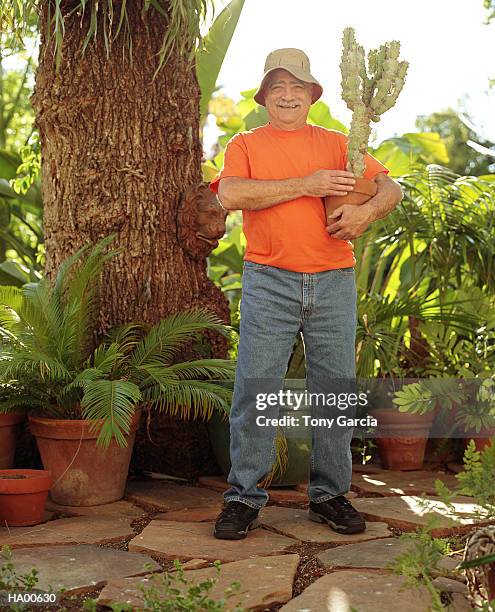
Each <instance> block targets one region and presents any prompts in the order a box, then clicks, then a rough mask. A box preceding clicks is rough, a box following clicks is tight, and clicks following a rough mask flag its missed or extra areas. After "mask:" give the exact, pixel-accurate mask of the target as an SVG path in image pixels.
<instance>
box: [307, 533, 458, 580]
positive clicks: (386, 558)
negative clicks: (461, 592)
mask: <svg viewBox="0 0 495 612" xmlns="http://www.w3.org/2000/svg"><path fill="white" fill-rule="evenodd" d="M411 548H414V544H413V543H412V542H410V541H407V540H402V539H399V538H386V539H381V540H372V541H369V542H359V543H357V544H348V545H346V546H338V547H337V548H330V549H328V550H324V551H322V552H321V553H319V554H318V555H317V558H318V560H319V561H320V562H321V563H322V564H323V565H324V566H325V567H326V568H329V569H332V568H335V569H339V568H346V569H377V570H387V571H388V570H389V565H390V564H391V563H392V562H393V561H394V559H395V558H396V557H397V556H398V555H400V554H402V553H404V552H406V551H407V550H409V549H411ZM456 565H457V561H455V560H454V559H452V558H450V557H445V558H444V559H442V560H441V561H440V563H439V566H440V567H442V568H444V569H453V567H455V566H456ZM454 582H455V581H454ZM461 586H462V585H461Z"/></svg>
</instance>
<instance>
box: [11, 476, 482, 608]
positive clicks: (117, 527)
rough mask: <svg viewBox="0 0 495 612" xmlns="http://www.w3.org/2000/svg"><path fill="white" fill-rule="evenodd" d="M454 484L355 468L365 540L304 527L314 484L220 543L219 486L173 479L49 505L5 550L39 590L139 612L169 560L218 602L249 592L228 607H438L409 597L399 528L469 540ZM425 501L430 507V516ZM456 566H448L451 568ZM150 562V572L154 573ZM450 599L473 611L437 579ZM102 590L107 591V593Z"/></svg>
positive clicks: (467, 509)
mask: <svg viewBox="0 0 495 612" xmlns="http://www.w3.org/2000/svg"><path fill="white" fill-rule="evenodd" d="M436 478H440V479H441V480H443V481H444V482H445V483H446V484H447V485H448V486H450V487H452V486H453V485H454V484H455V479H454V478H453V475H452V473H446V472H439V471H436V472H431V471H426V470H425V471H417V472H393V471H390V470H381V469H379V468H377V467H364V468H363V467H362V466H355V471H354V476H353V484H352V488H353V491H351V493H350V494H349V497H352V498H353V499H352V503H353V504H354V505H355V506H356V507H357V508H358V509H359V510H360V512H362V513H363V514H364V516H365V518H366V521H367V529H366V531H365V532H364V533H363V534H359V535H354V536H343V535H339V534H337V533H335V532H334V531H332V530H331V529H330V528H328V527H327V526H326V525H322V524H319V523H313V522H311V521H309V520H308V518H307V510H306V508H305V506H306V503H307V500H306V493H305V487H298V488H297V489H295V490H290V489H284V490H281V489H276V490H273V494H272V495H271V500H270V505H269V506H267V507H266V508H264V509H263V510H262V512H261V513H260V522H261V528H259V529H256V530H254V531H252V532H251V533H250V534H249V536H248V537H247V538H246V539H245V540H242V541H235V542H232V541H225V540H216V539H215V538H214V537H213V536H212V529H213V521H214V519H215V517H216V515H217V514H218V512H219V511H220V508H221V506H222V495H221V491H223V490H224V488H225V483H224V482H223V480H222V479H220V478H202V479H200V482H199V484H198V486H190V485H182V484H177V482H173V481H170V480H167V479H164V478H154V479H150V480H147V481H140V482H132V481H131V482H129V483H128V488H127V492H126V499H125V500H123V501H121V502H117V503H114V504H108V505H106V506H98V507H93V508H74V507H67V506H58V505H56V504H54V503H52V502H49V504H48V507H47V513H46V521H45V522H44V523H42V524H40V525H37V526H35V527H24V528H10V529H8V528H6V527H0V546H2V545H4V544H7V545H9V546H10V547H11V548H12V549H13V560H14V564H15V566H16V569H17V571H18V573H21V574H22V573H24V572H25V571H28V570H29V569H30V568H31V567H33V566H36V568H37V569H38V571H39V576H38V577H39V585H38V586H39V588H40V589H42V590H48V589H49V588H53V589H56V590H58V589H61V588H63V589H65V591H64V597H70V596H72V595H77V594H79V595H80V594H84V593H89V592H92V593H94V592H95V589H100V592H99V597H98V603H99V604H101V605H102V606H103V605H110V604H111V603H112V602H128V603H130V604H131V605H133V606H134V607H135V609H136V610H138V609H140V604H142V601H143V600H142V593H141V591H140V588H139V587H140V586H141V585H150V584H152V583H153V579H152V576H151V574H152V573H153V572H158V571H160V570H161V568H162V567H167V568H170V567H171V564H172V560H174V559H179V560H180V561H181V562H183V565H184V569H185V577H186V578H187V579H190V580H194V581H195V583H196V582H200V581H203V580H204V579H206V578H209V577H214V576H216V570H215V568H214V567H213V561H215V560H217V559H218V560H220V561H221V563H222V566H221V573H220V579H219V581H218V583H217V584H216V585H215V587H214V589H213V591H212V593H211V596H212V597H218V598H220V597H222V596H223V595H224V591H225V589H226V588H227V587H228V586H230V585H231V583H232V582H233V581H234V580H239V581H240V582H241V589H240V592H239V593H237V594H236V595H235V596H234V597H233V598H232V599H229V606H230V608H229V609H232V608H233V607H234V606H235V605H237V604H239V605H242V606H243V607H244V608H245V609H246V610H247V609H249V610H269V611H270V612H271V611H274V610H283V611H284V612H292V611H294V612H296V611H299V612H302V611H303V610H304V612H321V611H327V610H329V611H334V612H344V611H345V612H350V611H351V610H356V611H357V612H378V611H379V612H387V611H389V610H390V611H392V610H393V611H394V612H400V611H402V610H404V611H406V610H407V611H408V612H410V611H412V612H414V611H416V610H417V611H418V612H420V611H421V612H423V611H424V610H429V609H430V607H429V606H430V602H431V600H430V595H429V593H428V591H427V590H426V589H425V588H417V589H415V590H411V589H410V588H404V579H403V578H402V577H401V576H396V575H394V574H393V573H392V572H391V570H390V569H389V567H388V566H389V563H390V562H391V561H392V560H393V559H394V558H395V557H396V556H397V555H398V554H400V553H402V552H404V551H405V550H407V548H408V546H410V544H409V543H407V542H405V541H403V540H399V539H398V537H397V533H398V531H399V530H400V531H414V530H415V529H416V528H418V527H421V526H422V525H424V524H426V521H427V518H428V512H430V513H433V514H435V515H436V517H437V519H438V520H437V524H436V528H435V530H434V534H435V535H439V536H446V535H453V534H458V533H464V532H466V531H469V530H470V529H471V528H472V526H473V524H474V523H475V514H476V510H477V508H476V506H475V505H474V504H473V500H472V499H470V498H461V499H457V500H455V509H456V513H455V514H454V515H452V514H451V513H450V511H449V509H448V508H447V507H446V506H445V505H444V504H442V503H441V502H440V501H439V500H438V499H436V498H435V496H434V493H435V488H434V481H435V479H436ZM425 503H427V504H428V508H425ZM458 561H459V557H457V558H448V557H447V558H445V559H444V560H443V561H442V562H441V566H442V567H443V568H445V569H446V570H448V569H453V568H454V567H455V566H456V564H457V563H458ZM146 563H148V564H150V565H149V566H147V568H146V569H145V567H144V566H145V564H146ZM436 581H437V584H438V586H439V588H441V589H442V590H443V591H445V592H448V593H450V595H449V597H450V601H451V604H450V607H449V608H448V609H449V610H455V611H458V612H460V611H462V610H469V609H470V606H469V605H468V603H467V600H466V599H465V597H464V593H465V585H464V584H463V583H462V581H460V580H459V581H457V580H451V579H448V578H445V577H443V576H439V577H438V578H436ZM102 587H103V588H102Z"/></svg>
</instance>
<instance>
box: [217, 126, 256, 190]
mask: <svg viewBox="0 0 495 612" xmlns="http://www.w3.org/2000/svg"><path fill="white" fill-rule="evenodd" d="M228 176H235V177H238V178H251V168H250V165H249V155H248V151H247V148H246V144H245V142H244V139H243V138H242V135H241V134H236V135H235V136H234V137H233V138H232V139H231V140H230V141H229V143H228V144H227V147H226V149H225V155H224V159H223V168H222V169H221V170H220V172H219V173H218V174H217V176H216V177H215V178H214V179H213V180H212V181H211V183H210V189H211V190H212V191H213V192H214V193H218V184H219V183H220V181H221V180H222V179H223V178H227V177H228Z"/></svg>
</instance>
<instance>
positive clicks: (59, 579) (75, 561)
mask: <svg viewBox="0 0 495 612" xmlns="http://www.w3.org/2000/svg"><path fill="white" fill-rule="evenodd" d="M13 563H14V566H15V569H16V573H17V574H18V575H22V574H24V573H26V572H29V571H30V570H31V569H32V568H33V567H36V569H37V570H38V583H37V585H36V588H37V589H41V590H42V591H48V590H49V589H50V587H51V588H52V589H53V590H54V591H59V590H60V589H61V588H64V589H65V594H76V593H83V592H85V591H87V590H91V589H93V588H94V587H95V586H102V585H103V583H104V582H107V581H108V580H111V579H115V578H124V577H126V576H137V575H139V574H144V573H145V572H149V571H150V569H147V570H145V569H144V564H145V563H150V564H151V565H152V566H153V567H152V570H151V571H154V570H159V569H160V566H159V565H158V564H157V563H155V561H153V559H152V558H151V557H148V556H147V555H142V554H140V553H130V552H125V551H122V550H115V549H114V548H103V547H101V546H94V545H90V544H89V545H88V544H82V545H78V546H49V547H46V548H39V547H36V548H25V549H21V550H15V551H14V552H13Z"/></svg>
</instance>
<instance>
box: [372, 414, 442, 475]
mask: <svg viewBox="0 0 495 612" xmlns="http://www.w3.org/2000/svg"><path fill="white" fill-rule="evenodd" d="M372 415H373V416H374V417H375V418H376V419H377V420H378V426H379V429H380V432H381V436H382V437H379V438H375V444H376V445H377V448H378V453H379V454H380V459H381V462H382V465H383V467H384V468H386V469H390V470H419V469H420V468H421V466H422V465H423V460H424V457H425V449H426V442H427V440H428V432H429V431H430V427H431V424H432V422H433V419H434V414H433V412H430V413H427V414H423V415H419V414H410V413H408V412H397V411H395V410H386V409H383V410H374V411H373V413H372Z"/></svg>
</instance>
